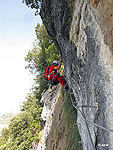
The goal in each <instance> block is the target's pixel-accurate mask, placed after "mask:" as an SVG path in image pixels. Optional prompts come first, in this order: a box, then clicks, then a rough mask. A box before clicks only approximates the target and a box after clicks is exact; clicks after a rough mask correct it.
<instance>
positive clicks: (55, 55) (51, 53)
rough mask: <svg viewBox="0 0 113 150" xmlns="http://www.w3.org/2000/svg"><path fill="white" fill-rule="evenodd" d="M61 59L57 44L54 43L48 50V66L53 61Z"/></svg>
mask: <svg viewBox="0 0 113 150" xmlns="http://www.w3.org/2000/svg"><path fill="white" fill-rule="evenodd" d="M60 58H61V56H60V54H59V51H58V49H57V48H56V46H55V44H54V43H52V44H51V45H50V46H49V47H48V48H47V49H46V61H47V63H48V65H50V64H51V63H52V62H53V60H59V59H60Z"/></svg>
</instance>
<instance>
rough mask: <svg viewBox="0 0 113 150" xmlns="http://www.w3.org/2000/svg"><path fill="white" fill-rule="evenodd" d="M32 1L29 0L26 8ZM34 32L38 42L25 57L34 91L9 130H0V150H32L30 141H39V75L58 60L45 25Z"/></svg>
mask: <svg viewBox="0 0 113 150" xmlns="http://www.w3.org/2000/svg"><path fill="white" fill-rule="evenodd" d="M31 2H32V1H29V3H28V5H29V6H30V3H31ZM34 2H36V1H34ZM26 3H27V0H26ZM35 32H36V36H37V39H36V41H35V42H34V45H33V48H32V50H30V51H29V52H28V54H27V56H26V57H25V61H27V62H28V65H27V66H26V69H29V71H30V72H31V73H32V74H33V75H34V76H35V79H34V80H35V85H34V89H33V91H32V93H31V94H28V95H27V97H26V101H25V102H23V105H22V106H21V113H20V114H18V115H16V116H15V117H14V118H13V119H12V120H11V122H10V125H9V127H8V129H3V130H2V136H1V137H0V150H31V149H32V142H33V141H39V140H40V132H41V130H42V124H41V120H40V118H41V112H42V106H41V104H40V99H41V94H42V92H43V91H44V90H46V89H47V88H48V86H47V82H46V81H44V80H43V78H42V75H43V73H44V71H45V69H46V67H47V66H48V65H50V64H51V63H52V61H53V60H54V59H60V54H59V51H58V49H57V48H56V47H55V45H54V44H53V43H52V40H51V39H50V37H49V36H48V34H47V31H46V29H45V27H44V25H41V26H40V25H39V24H38V25H37V27H36V28H35Z"/></svg>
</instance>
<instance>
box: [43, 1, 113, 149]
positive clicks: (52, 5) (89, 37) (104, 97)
mask: <svg viewBox="0 0 113 150" xmlns="http://www.w3.org/2000/svg"><path fill="white" fill-rule="evenodd" d="M112 7H113V1H112V0H108V1H103V0H101V1H100V0H42V6H41V11H40V15H41V18H42V20H43V23H44V25H45V27H46V29H47V31H48V33H49V35H50V36H51V38H52V39H53V41H54V42H55V44H56V46H57V47H58V49H59V50H60V53H61V55H62V59H63V63H64V66H65V72H66V79H67V82H68V85H69V87H70V88H71V89H72V90H73V93H74V96H75V99H76V101H77V105H78V106H80V105H87V106H88V107H83V110H84V113H85V116H86V118H87V119H88V120H90V121H91V122H94V123H96V124H99V125H101V126H103V127H105V128H109V129H113V54H112V52H113V51H112V48H113V21H112V20H113V9H112ZM97 103H98V108H97V107H90V106H96V104H97ZM80 110H82V109H81V107H80ZM83 110H82V111H83ZM77 121H78V123H80V124H81V126H79V125H78V128H79V133H80V135H81V139H82V145H83V149H84V150H91V149H97V150H98V149H101V150H112V149H113V142H112V139H113V132H108V131H106V130H104V129H101V128H99V127H95V126H94V125H93V124H91V123H88V125H87V123H86V122H85V121H84V119H83V118H82V116H81V114H80V113H79V112H78V117H77ZM87 126H88V128H89V132H90V135H91V138H89V135H88V132H87Z"/></svg>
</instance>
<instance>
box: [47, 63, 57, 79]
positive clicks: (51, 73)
mask: <svg viewBox="0 0 113 150" xmlns="http://www.w3.org/2000/svg"><path fill="white" fill-rule="evenodd" d="M55 67H56V66H54V65H52V66H51V67H50V69H49V78H48V80H49V79H52V78H53V76H54V75H55V74H56V73H57V70H55V69H54V68H55Z"/></svg>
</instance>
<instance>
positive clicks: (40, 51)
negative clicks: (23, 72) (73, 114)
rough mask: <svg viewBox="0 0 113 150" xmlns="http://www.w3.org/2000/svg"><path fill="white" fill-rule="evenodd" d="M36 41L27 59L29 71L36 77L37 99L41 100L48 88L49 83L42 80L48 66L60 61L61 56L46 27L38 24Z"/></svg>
mask: <svg viewBox="0 0 113 150" xmlns="http://www.w3.org/2000/svg"><path fill="white" fill-rule="evenodd" d="M35 32H36V37H37V39H36V41H35V43H34V45H33V48H32V50H30V51H29V52H28V54H27V56H26V58H25V61H27V62H28V65H27V66H26V68H27V69H29V70H30V72H31V73H32V74H34V75H36V78H35V81H36V82H35V83H36V85H35V87H34V89H35V94H36V98H38V99H40V98H41V93H42V92H43V91H44V90H45V89H47V88H48V86H47V82H46V81H44V80H43V79H42V76H43V73H44V71H45V69H46V67H47V66H48V65H51V64H52V62H53V60H56V59H57V60H58V59H60V57H61V56H60V54H59V51H58V49H57V48H56V46H55V45H54V43H53V42H52V40H51V38H50V36H49V35H48V34H47V31H46V29H45V27H44V25H39V24H37V26H36V28H35Z"/></svg>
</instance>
